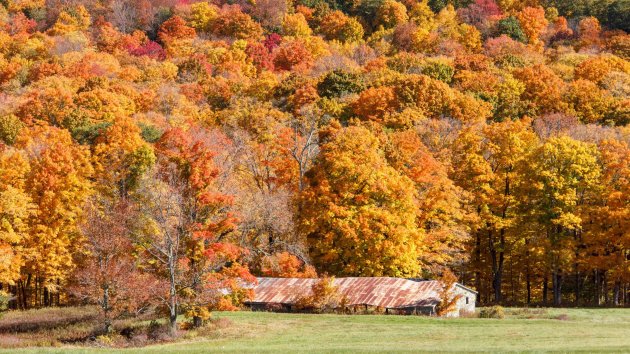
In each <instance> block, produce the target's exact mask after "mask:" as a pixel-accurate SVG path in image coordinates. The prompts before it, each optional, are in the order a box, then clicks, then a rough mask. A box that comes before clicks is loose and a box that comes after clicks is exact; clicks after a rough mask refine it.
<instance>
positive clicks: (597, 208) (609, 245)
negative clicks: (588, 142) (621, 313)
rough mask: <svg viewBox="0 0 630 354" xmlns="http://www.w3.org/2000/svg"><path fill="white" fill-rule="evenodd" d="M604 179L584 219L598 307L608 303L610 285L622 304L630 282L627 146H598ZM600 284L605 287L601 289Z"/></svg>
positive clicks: (629, 159)
mask: <svg viewBox="0 0 630 354" xmlns="http://www.w3.org/2000/svg"><path fill="white" fill-rule="evenodd" d="M599 151H600V153H601V164H602V175H601V179H600V184H601V188H602V190H601V193H597V194H596V195H595V196H594V198H595V199H596V202H597V203H596V205H594V206H593V207H592V208H590V209H588V210H586V211H585V212H586V213H588V214H587V215H584V217H585V218H588V219H589V220H590V222H589V223H587V224H586V225H585V230H584V242H585V244H586V252H585V254H586V255H587V257H586V259H585V264H586V268H587V269H589V270H593V271H594V272H595V274H596V278H597V279H596V282H597V285H598V287H597V288H598V291H597V294H596V295H597V300H596V301H597V303H601V299H602V295H603V298H604V301H606V300H607V299H608V292H607V291H606V290H605V289H607V288H608V287H607V282H608V281H612V283H613V301H612V303H613V304H615V305H619V304H620V302H621V298H620V297H621V293H622V291H623V289H622V284H623V283H624V282H628V281H629V280H630V268H628V260H627V256H628V252H630V147H629V146H628V144H627V143H626V142H622V141H617V140H605V141H603V142H601V143H600V144H599ZM600 283H603V284H602V285H603V286H601V285H600ZM606 302H608V301H606Z"/></svg>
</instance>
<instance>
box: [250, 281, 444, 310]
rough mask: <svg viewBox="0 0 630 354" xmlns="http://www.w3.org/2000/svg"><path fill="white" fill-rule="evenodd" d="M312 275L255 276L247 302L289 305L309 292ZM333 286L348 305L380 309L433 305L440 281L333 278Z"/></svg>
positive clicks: (435, 302)
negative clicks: (253, 295)
mask: <svg viewBox="0 0 630 354" xmlns="http://www.w3.org/2000/svg"><path fill="white" fill-rule="evenodd" d="M317 281H318V279H313V278H258V285H257V286H255V287H254V291H255V297H254V299H253V300H252V301H251V303H275V304H293V303H295V301H296V300H297V299H299V298H301V297H304V296H307V295H310V293H311V287H312V286H313V284H315V283H316V282H317ZM334 284H335V286H337V287H339V292H340V293H341V294H343V295H345V296H346V299H347V301H348V305H368V306H378V307H381V308H402V307H415V306H435V305H437V304H438V303H439V301H440V300H439V291H440V288H441V286H440V282H438V281H435V280H427V281H417V280H409V279H403V278H387V277H378V278H377V277H374V278H370V277H361V278H336V279H335V283H334Z"/></svg>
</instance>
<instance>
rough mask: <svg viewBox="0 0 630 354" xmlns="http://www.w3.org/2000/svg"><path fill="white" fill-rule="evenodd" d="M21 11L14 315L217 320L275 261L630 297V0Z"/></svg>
mask: <svg viewBox="0 0 630 354" xmlns="http://www.w3.org/2000/svg"><path fill="white" fill-rule="evenodd" d="M1 4H2V7H0V55H1V56H0V90H1V94H0V100H1V102H2V104H1V105H0V139H1V140H2V143H1V148H0V194H1V196H0V219H1V221H0V283H1V284H2V289H4V290H5V291H8V292H9V293H11V294H12V296H13V300H12V306H13V307H19V308H28V307H32V306H46V305H52V304H58V303H60V302H91V303H98V304H99V305H100V306H101V308H102V309H103V311H104V314H105V317H106V319H107V321H106V325H109V323H111V319H112V318H114V317H115V316H118V315H119V314H121V313H137V312H142V311H144V309H146V308H147V307H149V306H157V307H158V308H161V309H164V311H165V312H166V313H168V316H169V318H170V319H171V321H172V323H173V325H174V324H175V321H176V316H177V314H178V313H181V312H185V313H186V314H187V315H188V316H189V317H190V318H192V319H193V320H194V322H195V323H196V324H198V323H200V322H201V321H202V320H203V319H205V318H207V317H208V311H210V310H212V309H216V308H221V309H230V308H234V307H235V306H238V305H239V304H240V303H241V301H243V299H245V298H246V297H247V296H249V295H250V291H249V290H248V287H247V286H245V287H243V285H244V284H247V283H248V282H252V281H254V278H253V275H273V276H314V275H315V274H316V272H318V273H320V274H324V273H327V274H330V275H340V276H342V275H343V276H349V275H354V276H397V277H437V276H440V275H441V274H442V273H443V272H445V271H446V270H447V269H451V270H453V271H454V272H455V273H456V274H457V275H458V277H459V279H460V281H461V282H464V283H466V284H468V285H471V286H473V287H475V288H476V289H477V290H478V291H479V292H480V301H481V302H482V303H492V302H497V303H505V304H523V303H545V304H555V305H564V304H575V305H603V304H606V305H613V304H614V305H621V304H628V303H630V145H629V143H630V130H629V129H628V128H627V127H626V125H627V124H628V123H629V122H630V99H629V97H630V96H629V94H630V62H629V61H628V58H629V55H630V54H629V53H630V52H629V50H630V36H628V34H626V33H625V32H624V30H627V28H626V27H625V26H627V25H628V21H625V20H623V19H624V18H627V16H628V14H629V13H630V11H629V9H628V8H627V4H626V2H624V1H581V2H575V1H570V2H569V1H542V2H539V1H536V0H532V1H509V0H499V1H496V2H495V1H494V0H476V1H454V2H448V1H433V0H431V1H426V0H422V1H416V0H409V1H405V0H403V1H400V2H399V1H396V0H363V1H356V2H345V1H325V0H296V1H295V2H289V1H287V0H258V1H256V2H249V1H236V2H229V3H224V2H222V1H216V2H213V3H209V2H205V1H201V2H198V1H172V0H162V1H146V0H129V1H126V0H103V1H99V0H91V1H90V0H88V1H78V0H77V1H73V0H50V1H48V0H47V1H43V0H26V1H12V0H7V1H3V2H1ZM602 24H603V25H604V26H602ZM225 289H231V291H229V292H227V293H228V295H226V291H225Z"/></svg>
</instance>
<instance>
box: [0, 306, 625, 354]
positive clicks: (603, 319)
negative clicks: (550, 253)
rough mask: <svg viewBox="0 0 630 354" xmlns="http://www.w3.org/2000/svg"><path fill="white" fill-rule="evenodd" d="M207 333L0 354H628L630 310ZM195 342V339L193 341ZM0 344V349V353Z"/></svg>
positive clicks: (236, 318)
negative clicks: (118, 345)
mask: <svg viewBox="0 0 630 354" xmlns="http://www.w3.org/2000/svg"><path fill="white" fill-rule="evenodd" d="M213 317H214V321H215V322H220V323H222V325H221V326H216V328H215V329H214V330H212V331H207V332H206V333H204V334H203V335H201V334H200V335H198V336H196V337H194V335H191V333H189V335H188V337H189V339H182V340H181V341H179V342H175V343H169V344H163V345H155V346H148V347H144V348H129V349H116V350H108V349H104V348H91V347H90V348H87V347H73V346H61V347H56V348H52V347H38V348H28V349H19V350H15V349H12V350H8V349H7V350H4V351H3V350H0V353H8V352H12V353H14V352H17V353H92V352H129V353H213V352H218V353H243V352H255V353H287V352H300V353H333V352H334V353H340V352H347V353H350V352H507V351H509V352H547V351H555V352H588V353H592V352H628V351H629V350H630V309H564V308H559V309H534V308H530V309H524V308H510V309H506V316H505V318H504V319H482V318H458V319H444V318H429V317H420V316H385V315H355V316H350V315H314V314H281V313H266V312H249V311H242V312H218V313H214V314H213ZM1 322H2V321H1V320H0V323H1ZM193 337H194V338H193ZM2 338H3V337H0V345H3V343H2V342H1V341H2Z"/></svg>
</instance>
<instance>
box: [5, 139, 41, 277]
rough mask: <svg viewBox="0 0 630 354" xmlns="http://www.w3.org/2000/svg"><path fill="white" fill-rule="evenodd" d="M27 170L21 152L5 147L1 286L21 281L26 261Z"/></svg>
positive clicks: (30, 209)
mask: <svg viewBox="0 0 630 354" xmlns="http://www.w3.org/2000/svg"><path fill="white" fill-rule="evenodd" d="M29 169H30V166H29V164H28V161H27V160H26V158H25V156H24V155H23V154H22V153H21V152H20V151H17V150H15V149H10V148H5V149H4V150H3V151H1V152H0V283H6V284H9V285H10V286H11V285H15V281H17V280H18V279H19V278H20V270H21V268H22V266H23V265H24V261H25V259H24V254H23V252H24V250H23V249H22V245H23V243H24V240H25V239H27V238H28V231H29V228H28V221H29V219H30V218H31V217H32V216H33V213H34V208H33V205H32V203H31V198H30V196H29V195H28V194H27V192H26V191H25V187H26V176H27V174H28V172H29Z"/></svg>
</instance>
